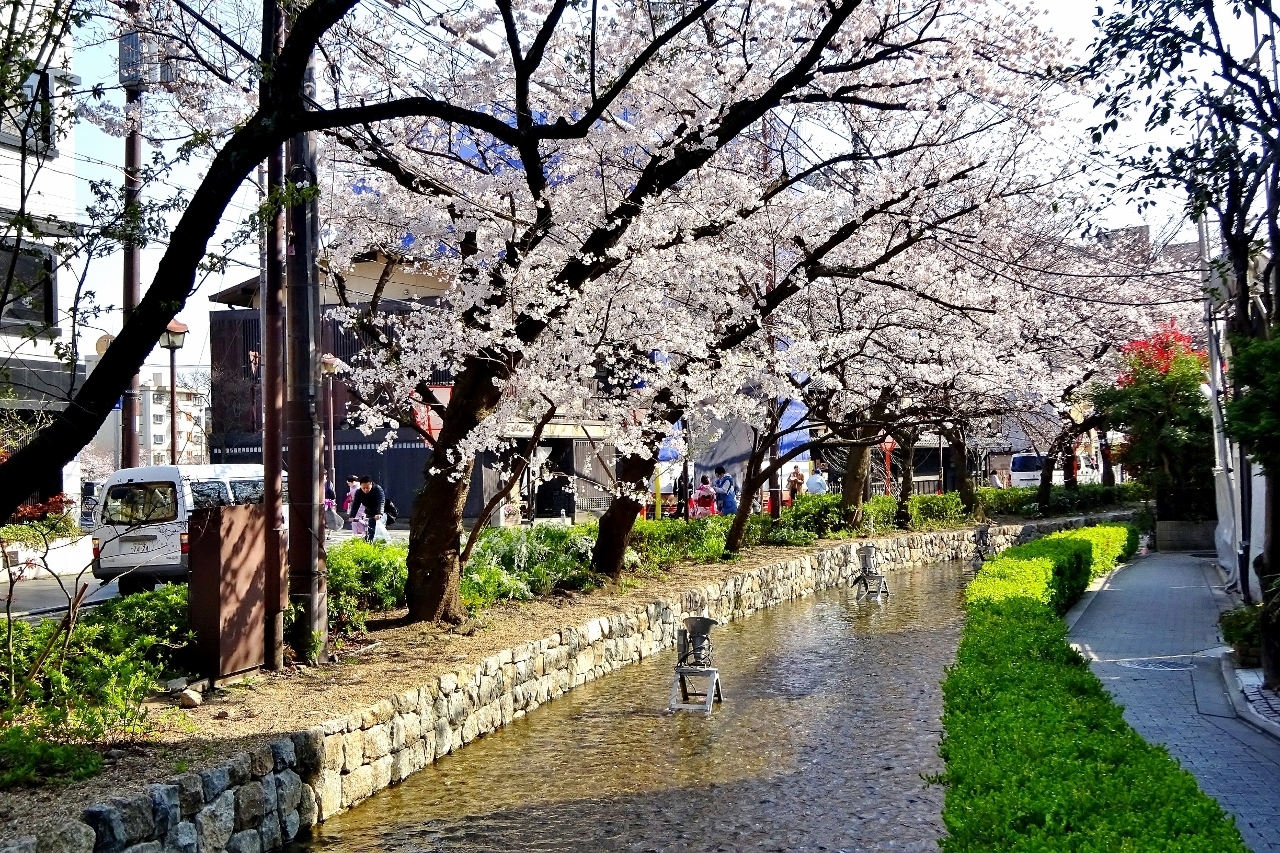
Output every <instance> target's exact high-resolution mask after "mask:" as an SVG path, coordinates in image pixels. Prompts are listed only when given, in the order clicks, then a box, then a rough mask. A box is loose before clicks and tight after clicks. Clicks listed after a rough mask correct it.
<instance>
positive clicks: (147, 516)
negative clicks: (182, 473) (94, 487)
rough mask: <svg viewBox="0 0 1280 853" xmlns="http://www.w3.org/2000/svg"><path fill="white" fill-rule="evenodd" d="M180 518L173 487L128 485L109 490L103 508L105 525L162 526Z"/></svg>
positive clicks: (143, 484)
mask: <svg viewBox="0 0 1280 853" xmlns="http://www.w3.org/2000/svg"><path fill="white" fill-rule="evenodd" d="M177 517H178V502H177V490H176V489H175V488H174V484H173V483H126V484H124V485H119V486H112V487H111V488H110V489H108V490H107V498H106V501H104V502H103V505H102V521H103V523H104V524H127V525H129V526H131V527H132V526H134V525H140V524H159V523H160V522H163V521H173V520H174V519H176V518H177Z"/></svg>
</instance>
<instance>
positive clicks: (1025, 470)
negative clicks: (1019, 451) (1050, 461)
mask: <svg viewBox="0 0 1280 853" xmlns="http://www.w3.org/2000/svg"><path fill="white" fill-rule="evenodd" d="M1043 467H1044V460H1042V459H1041V458H1040V457H1039V456H1031V455H1026V456H1015V457H1013V462H1012V463H1011V464H1010V466H1009V470H1011V471H1013V472H1015V473H1018V474H1029V473H1031V472H1033V471H1039V470H1040V469H1041V468H1043Z"/></svg>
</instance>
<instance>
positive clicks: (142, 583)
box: [118, 574, 156, 595]
mask: <svg viewBox="0 0 1280 853" xmlns="http://www.w3.org/2000/svg"><path fill="white" fill-rule="evenodd" d="M118 585H119V588H120V594H121V595H133V594H134V593H137V592H151V590H153V589H155V588H156V579H155V578H149V577H139V576H138V575H135V574H128V575H124V576H122V577H121V578H120V580H119V581H118Z"/></svg>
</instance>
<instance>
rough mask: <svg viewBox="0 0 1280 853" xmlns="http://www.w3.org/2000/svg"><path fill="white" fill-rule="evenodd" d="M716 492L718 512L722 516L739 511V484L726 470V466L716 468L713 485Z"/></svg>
mask: <svg viewBox="0 0 1280 853" xmlns="http://www.w3.org/2000/svg"><path fill="white" fill-rule="evenodd" d="M712 485H713V486H714V487H715V490H716V512H718V513H720V514H721V515H733V514H735V513H736V512H737V511H738V484H737V483H736V482H734V479H733V475H732V474H730V473H729V472H728V471H725V470H724V466H723V465H721V466H718V467H717V468H716V479H715V482H714V483H713V484H712Z"/></svg>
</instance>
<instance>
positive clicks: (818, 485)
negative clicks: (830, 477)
mask: <svg viewBox="0 0 1280 853" xmlns="http://www.w3.org/2000/svg"><path fill="white" fill-rule="evenodd" d="M804 490H805V491H806V492H808V493H809V494H811V495H825V494H826V493H827V478H826V477H824V476H822V469H821V468H814V469H813V473H812V474H810V475H809V479H808V480H805V482H804Z"/></svg>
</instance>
